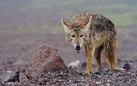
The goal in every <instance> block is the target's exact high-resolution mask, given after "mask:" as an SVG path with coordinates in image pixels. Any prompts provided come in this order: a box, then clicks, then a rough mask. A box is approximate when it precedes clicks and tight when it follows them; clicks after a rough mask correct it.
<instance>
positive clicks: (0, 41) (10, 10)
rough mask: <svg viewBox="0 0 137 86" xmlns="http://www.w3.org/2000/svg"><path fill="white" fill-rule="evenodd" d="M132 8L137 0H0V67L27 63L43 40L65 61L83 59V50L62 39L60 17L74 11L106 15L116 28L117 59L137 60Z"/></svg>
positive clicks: (136, 20) (135, 18) (136, 29)
mask: <svg viewBox="0 0 137 86" xmlns="http://www.w3.org/2000/svg"><path fill="white" fill-rule="evenodd" d="M136 10H137V0H77V1H75V0H0V71H3V70H9V69H11V70H14V69H20V68H21V67H22V65H28V64H29V61H30V59H31V58H32V57H33V56H34V54H35V53H36V52H37V50H38V48H39V46H40V45H42V44H45V43H46V44H49V45H53V46H54V47H55V48H57V49H58V51H59V53H60V55H61V57H62V58H63V60H64V62H65V64H66V65H69V64H70V63H71V62H76V63H77V64H78V65H81V64H82V63H84V62H86V55H85V52H84V50H82V51H81V53H80V54H77V52H76V50H75V49H74V48H73V46H72V45H71V44H69V43H67V42H66V41H65V33H64V29H63V27H62V25H61V21H60V19H61V18H64V19H65V20H66V21H68V20H69V19H70V18H71V16H72V15H73V14H74V13H75V12H76V11H80V12H84V11H87V12H90V13H99V14H102V15H104V16H105V17H107V18H109V19H110V20H111V21H112V22H113V23H114V24H115V26H116V30H117V31H118V40H119V42H118V51H117V57H118V60H119V61H136V62H137V46H136V45H137V39H136V38H137V11H136ZM104 61H105V60H104V59H103V60H102V62H104ZM93 64H95V65H96V61H95V60H94V61H93Z"/></svg>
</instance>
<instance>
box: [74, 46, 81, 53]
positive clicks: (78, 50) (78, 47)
mask: <svg viewBox="0 0 137 86" xmlns="http://www.w3.org/2000/svg"><path fill="white" fill-rule="evenodd" d="M75 49H76V50H77V53H80V49H81V48H80V45H76V48H75Z"/></svg>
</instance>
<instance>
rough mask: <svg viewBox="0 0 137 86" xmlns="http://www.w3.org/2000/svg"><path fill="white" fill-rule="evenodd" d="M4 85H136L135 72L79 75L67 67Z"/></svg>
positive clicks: (108, 71) (111, 71)
mask: <svg viewBox="0 0 137 86" xmlns="http://www.w3.org/2000/svg"><path fill="white" fill-rule="evenodd" d="M36 78H37V79H36ZM1 85H3V83H1V82H0V86H1ZM4 85H17V86H18V85H19V86H23V85H26V86H29V85H55V86H62V85H63V86H68V85H70V86H73V85H76V86H83V85H85V86H88V85H90V86H112V85H113V86H119V85H120V86H125V85H126V86H136V85H137V72H136V71H115V70H107V71H101V72H96V73H93V74H91V75H90V76H83V75H79V72H78V70H76V69H74V68H68V69H66V70H64V71H63V70H62V71H56V72H48V73H42V74H41V75H39V76H38V77H32V78H31V79H30V80H28V81H24V82H13V83H4Z"/></svg>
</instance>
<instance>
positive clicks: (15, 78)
mask: <svg viewBox="0 0 137 86" xmlns="http://www.w3.org/2000/svg"><path fill="white" fill-rule="evenodd" d="M19 76H20V72H19V71H18V70H17V71H13V72H11V73H10V74H9V75H8V76H6V77H5V79H4V80H3V81H4V82H16V81H18V82H19V81H20V80H19Z"/></svg>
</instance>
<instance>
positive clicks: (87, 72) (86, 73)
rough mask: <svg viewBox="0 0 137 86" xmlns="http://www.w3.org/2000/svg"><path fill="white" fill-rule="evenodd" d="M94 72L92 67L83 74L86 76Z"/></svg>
mask: <svg viewBox="0 0 137 86" xmlns="http://www.w3.org/2000/svg"><path fill="white" fill-rule="evenodd" d="M92 72H93V70H92V69H90V70H86V71H85V73H83V75H84V76H89V75H90V73H92Z"/></svg>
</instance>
